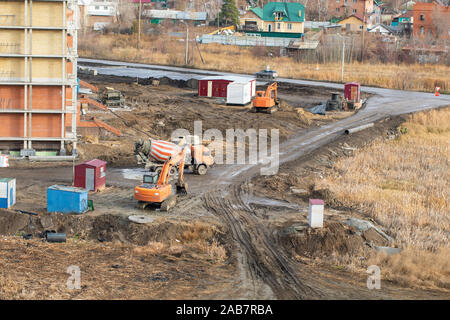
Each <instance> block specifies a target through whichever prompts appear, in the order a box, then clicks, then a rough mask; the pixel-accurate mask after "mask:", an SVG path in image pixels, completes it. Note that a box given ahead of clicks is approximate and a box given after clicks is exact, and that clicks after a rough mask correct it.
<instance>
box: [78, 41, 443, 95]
mask: <svg viewBox="0 0 450 320" xmlns="http://www.w3.org/2000/svg"><path fill="white" fill-rule="evenodd" d="M143 39H144V40H143V41H142V50H141V51H140V52H139V53H138V52H137V50H136V36H129V35H95V36H94V35H91V36H85V37H83V38H81V39H80V40H79V54H80V56H83V57H91V58H98V59H101V58H103V59H113V60H123V61H134V62H143V63H156V64H163V65H177V66H183V65H184V64H185V56H184V45H185V44H184V43H183V42H180V41H177V40H176V39H174V38H155V37H144V38H143ZM199 46H200V50H201V51H202V56H203V58H204V60H205V64H202V62H201V60H200V56H199V54H198V50H197V49H196V48H195V47H194V48H191V51H192V50H194V57H193V61H192V62H191V66H193V67H196V68H203V69H211V70H220V71H227V72H237V73H254V72H256V71H258V70H260V69H262V68H265V67H266V65H270V67H271V68H272V69H274V70H277V71H278V73H279V75H280V76H282V77H289V78H303V79H313V80H322V81H337V82H339V81H340V77H341V71H340V67H341V65H340V63H327V64H321V65H319V70H316V67H317V65H316V64H315V63H309V64H308V63H297V62H295V61H294V60H293V59H291V58H288V57H273V58H269V57H268V56H267V55H259V54H258V52H256V50H254V48H245V47H237V46H227V45H220V44H205V45H199ZM449 72H450V66H444V65H419V64H413V65H406V64H400V65H396V64H382V63H371V62H367V63H363V64H361V63H357V62H355V63H352V64H347V65H346V67H345V74H344V81H358V82H360V83H362V84H365V85H371V86H379V87H385V88H394V89H404V90H419V91H433V90H434V88H435V87H436V86H440V87H441V92H449V91H450V81H449V77H448V74H449Z"/></svg>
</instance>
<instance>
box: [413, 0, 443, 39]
mask: <svg viewBox="0 0 450 320" xmlns="http://www.w3.org/2000/svg"><path fill="white" fill-rule="evenodd" d="M413 19H414V20H413V21H414V25H413V36H415V37H423V36H427V35H428V36H434V37H437V38H440V37H445V38H450V7H449V6H444V5H443V4H442V2H440V1H433V2H431V3H425V2H417V3H416V4H414V7H413Z"/></svg>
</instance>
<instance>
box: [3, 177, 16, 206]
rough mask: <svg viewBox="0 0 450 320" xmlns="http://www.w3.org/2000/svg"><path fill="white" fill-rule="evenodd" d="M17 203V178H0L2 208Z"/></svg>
mask: <svg viewBox="0 0 450 320" xmlns="http://www.w3.org/2000/svg"><path fill="white" fill-rule="evenodd" d="M15 204H16V179H11V178H0V208H2V209H9V208H11V207H12V206H13V205H15Z"/></svg>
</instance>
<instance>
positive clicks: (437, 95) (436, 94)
mask: <svg viewBox="0 0 450 320" xmlns="http://www.w3.org/2000/svg"><path fill="white" fill-rule="evenodd" d="M439 89H441V88H440V87H436V93H435V94H434V95H435V96H436V97H439Z"/></svg>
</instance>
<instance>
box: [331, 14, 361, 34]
mask: <svg viewBox="0 0 450 320" xmlns="http://www.w3.org/2000/svg"><path fill="white" fill-rule="evenodd" d="M337 24H340V25H341V26H342V28H343V29H345V31H346V32H360V31H362V30H363V19H362V18H361V17H359V16H357V15H351V16H350V17H348V18H344V19H342V20H340V21H338V22H337Z"/></svg>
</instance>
